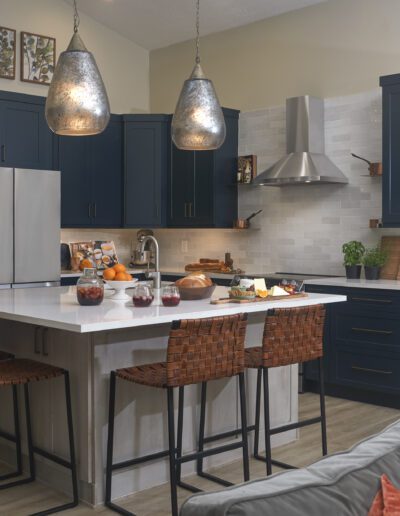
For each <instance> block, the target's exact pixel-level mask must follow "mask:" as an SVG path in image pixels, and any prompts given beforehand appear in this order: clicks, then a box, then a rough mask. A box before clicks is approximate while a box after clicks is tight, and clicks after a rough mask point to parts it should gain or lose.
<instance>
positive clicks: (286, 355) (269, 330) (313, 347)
mask: <svg viewBox="0 0 400 516" xmlns="http://www.w3.org/2000/svg"><path fill="white" fill-rule="evenodd" d="M324 322H325V307H324V306H323V305H314V306H306V307H299V308H276V309H274V310H269V311H268V313H267V316H266V319H265V325H264V335H263V343H262V347H261V346H258V347H253V348H247V349H246V350H245V363H246V367H249V368H258V367H261V366H263V367H280V366H285V365H291V364H300V363H302V362H308V361H310V360H315V359H316V358H320V357H322V356H323V332H324Z"/></svg>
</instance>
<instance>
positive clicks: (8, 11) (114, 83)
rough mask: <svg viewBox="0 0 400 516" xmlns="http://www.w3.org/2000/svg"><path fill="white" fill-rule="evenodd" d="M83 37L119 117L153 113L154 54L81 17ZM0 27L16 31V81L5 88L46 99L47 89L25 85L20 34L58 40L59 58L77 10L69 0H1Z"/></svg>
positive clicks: (1, 86)
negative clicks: (151, 60)
mask: <svg viewBox="0 0 400 516" xmlns="http://www.w3.org/2000/svg"><path fill="white" fill-rule="evenodd" d="M80 19H81V24H80V34H81V36H82V39H83V41H84V42H85V45H86V46H87V48H88V49H89V50H90V51H91V52H93V54H94V56H95V58H96V61H97V64H98V66H99V68H100V71H101V74H102V77H103V80H104V82H105V85H106V88H107V92H108V95H109V98H110V104H111V110H112V111H113V112H114V113H131V112H143V111H148V110H149V52H148V51H147V50H146V49H144V48H142V47H140V46H138V45H136V44H135V43H133V42H131V41H129V40H128V39H126V38H123V37H122V36H120V35H119V34H117V33H116V32H114V31H112V30H110V29H108V28H106V27H104V25H101V24H99V23H97V22H96V21H94V20H93V19H91V18H89V17H88V16H86V15H84V14H81V15H80ZM0 25H2V26H5V27H9V28H12V29H16V30H17V70H16V80H14V81H11V80H7V79H0V89H1V90H7V91H16V92H21V93H30V94H32V95H43V96H46V95H47V91H48V87H47V86H43V85H37V84H30V83H25V82H21V81H20V69H19V65H20V40H19V38H20V34H19V32H20V31H27V32H35V33H38V34H43V35H46V36H53V37H55V38H56V40H57V41H56V47H57V55H58V54H59V52H62V51H63V50H65V48H66V47H67V46H68V43H69V40H70V39H71V36H72V32H73V11H72V8H71V6H70V5H69V4H67V3H66V2H64V0H0Z"/></svg>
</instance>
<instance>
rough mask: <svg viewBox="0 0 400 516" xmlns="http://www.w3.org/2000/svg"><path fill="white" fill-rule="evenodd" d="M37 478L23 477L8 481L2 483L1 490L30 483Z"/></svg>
mask: <svg viewBox="0 0 400 516" xmlns="http://www.w3.org/2000/svg"><path fill="white" fill-rule="evenodd" d="M34 480H35V479H34V478H33V477H27V478H21V479H20V480H15V481H14V482H7V483H6V484H1V485H0V491H2V490H3V489H8V488H9V487H16V486H22V485H24V484H29V483H30V482H33V481H34Z"/></svg>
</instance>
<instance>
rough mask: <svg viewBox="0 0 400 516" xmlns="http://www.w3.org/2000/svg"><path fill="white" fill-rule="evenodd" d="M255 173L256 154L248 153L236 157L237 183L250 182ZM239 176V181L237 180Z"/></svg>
mask: <svg viewBox="0 0 400 516" xmlns="http://www.w3.org/2000/svg"><path fill="white" fill-rule="evenodd" d="M256 175H257V156H255V155H254V154H249V155H247V156H239V158H238V183H247V184H249V183H252V182H253V179H254V178H255V177H256ZM239 178H240V181H239Z"/></svg>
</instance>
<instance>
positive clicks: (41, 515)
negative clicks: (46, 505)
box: [29, 501, 78, 516]
mask: <svg viewBox="0 0 400 516" xmlns="http://www.w3.org/2000/svg"><path fill="white" fill-rule="evenodd" d="M77 505H78V501H76V502H69V503H65V504H63V505H57V506H56V507H53V508H51V509H47V510H45V511H40V512H33V513H32V514H30V515H29V516H46V515H47V514H55V513H57V512H62V511H66V510H67V509H73V508H74V507H76V506H77Z"/></svg>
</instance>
